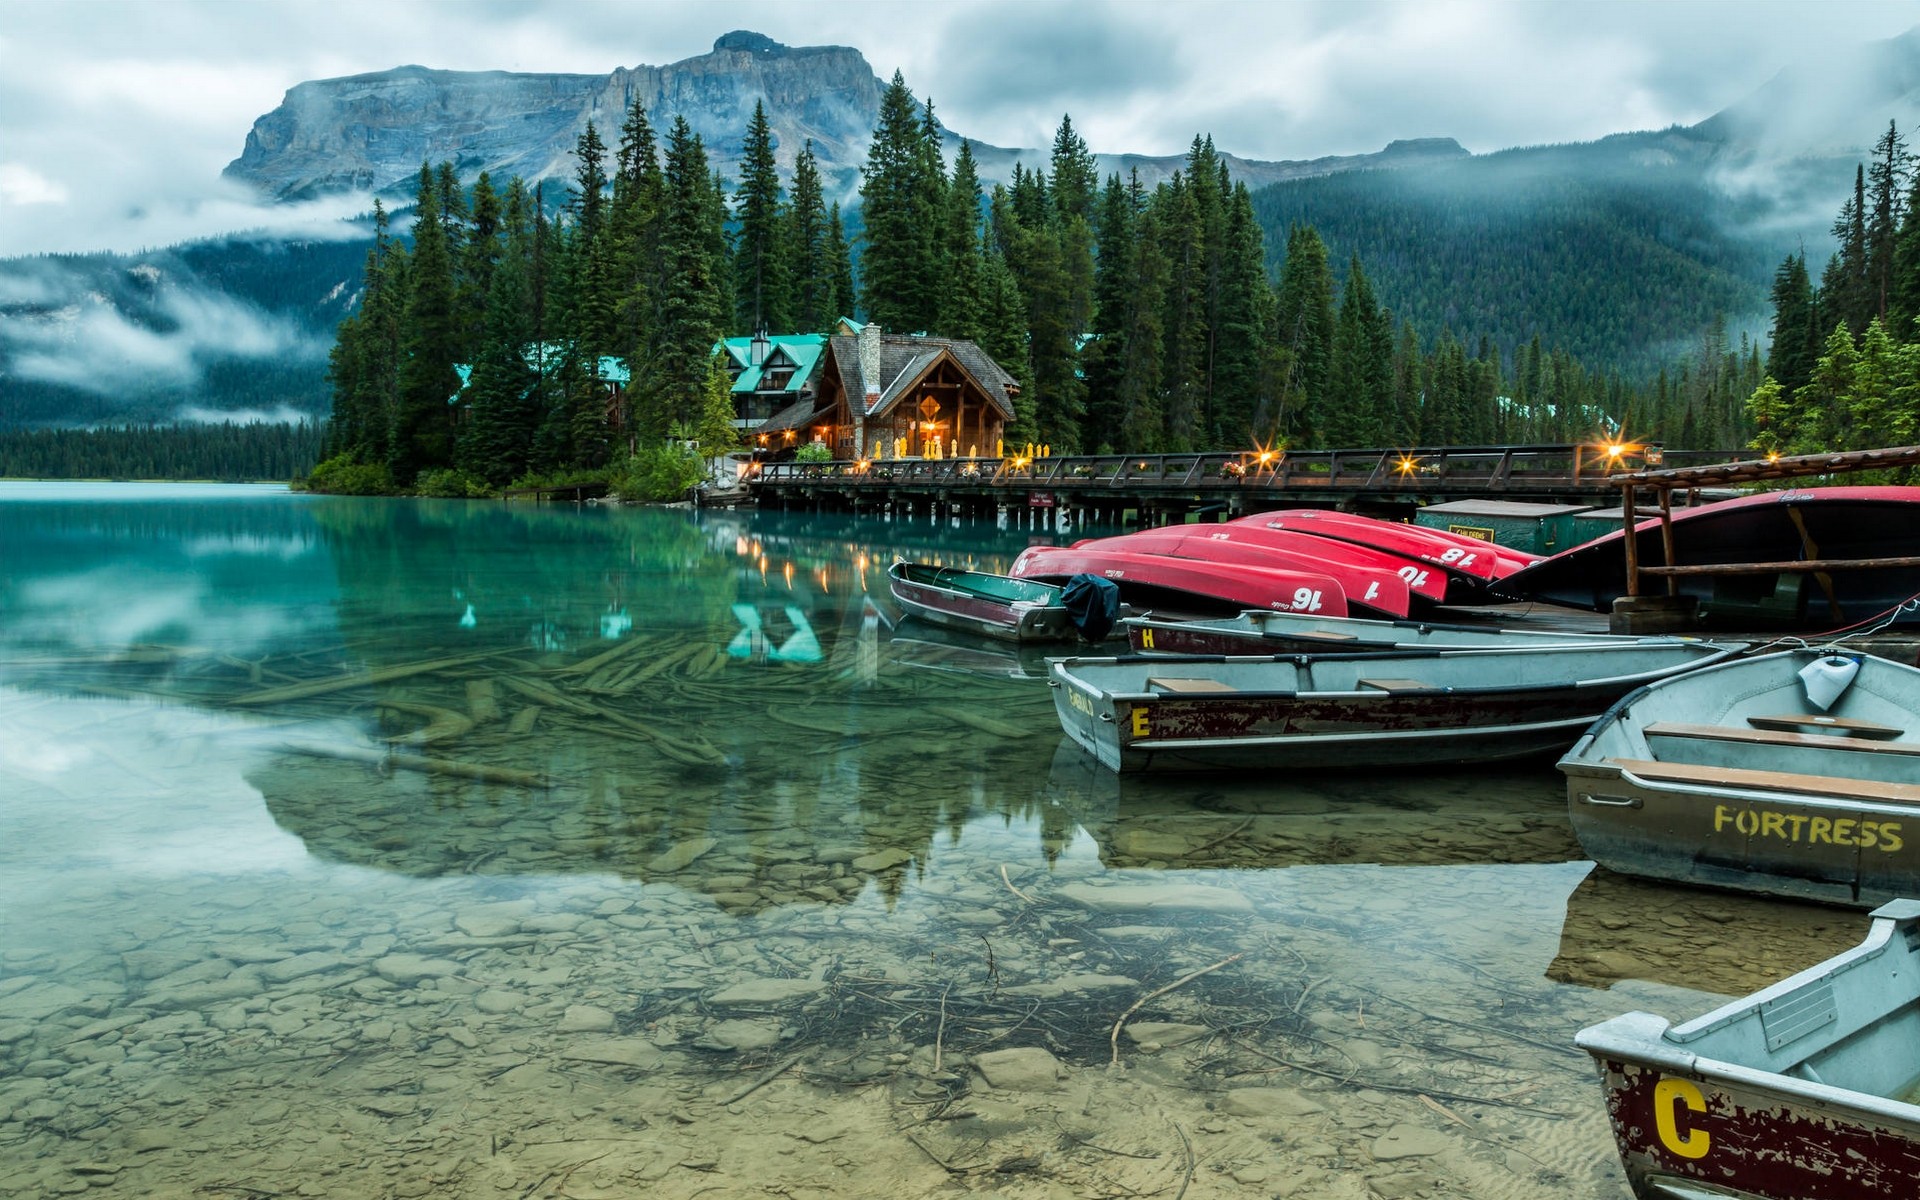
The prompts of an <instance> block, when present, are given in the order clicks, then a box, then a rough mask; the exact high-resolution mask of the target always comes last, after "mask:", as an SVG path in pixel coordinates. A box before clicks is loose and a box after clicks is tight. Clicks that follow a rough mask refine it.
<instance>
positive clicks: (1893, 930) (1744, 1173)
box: [1576, 900, 1920, 1200]
mask: <svg viewBox="0 0 1920 1200" xmlns="http://www.w3.org/2000/svg"><path fill="white" fill-rule="evenodd" d="M1874 916H1875V918H1876V919H1875V921H1874V923H1873V928H1872V931H1871V932H1870V933H1869V935H1868V937H1867V940H1866V941H1865V942H1864V943H1862V944H1861V945H1860V946H1858V947H1855V948H1854V949H1852V950H1850V951H1848V952H1846V953H1845V954H1842V955H1839V956H1837V957H1835V958H1832V959H1829V960H1827V961H1826V962H1824V963H1820V964H1818V965H1816V966H1813V967H1810V968H1808V969H1807V970H1805V971H1802V972H1801V973H1800V974H1798V975H1795V976H1793V977H1792V978H1790V979H1787V980H1784V981H1782V982H1781V983H1778V984H1775V985H1773V986H1772V987H1769V988H1766V989H1763V990H1762V991H1759V992H1757V993H1755V994H1753V995H1752V996H1749V997H1746V998H1745V999H1742V1000H1737V1001H1735V1002H1733V1003H1732V1004H1729V1005H1727V1006H1725V1007H1723V1008H1721V1009H1718V1010H1716V1011H1714V1012H1712V1013H1708V1014H1707V1015H1705V1016H1702V1017H1700V1018H1698V1019H1696V1020H1693V1021H1690V1022H1687V1023H1686V1024H1684V1025H1681V1026H1678V1027H1673V1028H1669V1027H1668V1025H1667V1022H1666V1021H1664V1020H1662V1019H1661V1018H1659V1017H1656V1016H1654V1015H1652V1014H1649V1013H1644V1012H1635V1013H1627V1014H1625V1015H1623V1016H1619V1017H1615V1018H1613V1019H1612V1020H1610V1021H1606V1022H1604V1023H1602V1024H1600V1025H1596V1026H1593V1027H1592V1028H1589V1029H1585V1030H1582V1031H1581V1032H1580V1034H1579V1036H1578V1038H1577V1039H1576V1042H1577V1044H1578V1045H1579V1046H1580V1047H1581V1048H1582V1049H1584V1050H1586V1051H1587V1052H1588V1053H1589V1054H1591V1055H1592V1056H1593V1058H1594V1061H1595V1062H1596V1064H1597V1065H1598V1067H1599V1072H1600V1081H1601V1086H1602V1088H1603V1090H1604V1091H1605V1093H1606V1100H1607V1116H1608V1119H1609V1120H1610V1121H1611V1123H1612V1125H1613V1132H1614V1139H1615V1141H1616V1143H1617V1144H1618V1146H1619V1149H1620V1159H1621V1163H1622V1165H1623V1166H1624V1167H1625V1168H1626V1172H1627V1180H1628V1183H1629V1184H1630V1185H1631V1187H1632V1189H1633V1193H1634V1195H1635V1196H1636V1197H1638V1198H1639V1200H1656V1198H1658V1197H1668V1198H1673V1197H1680V1198H1698V1200H1708V1198H1711V1197H1744V1198H1748V1200H1868V1198H1870V1197H1871V1198H1875V1200H1879V1198H1883V1197H1891V1196H1911V1195H1913V1194H1914V1189H1915V1181H1916V1180H1920V1106H1916V1105H1914V1104H1913V1103H1912V1102H1911V1098H1912V1094H1913V1088H1914V1083H1915V1076H1916V1075H1920V903H1917V902H1915V901H1911V900H1903V901H1899V902H1896V903H1892V904H1888V905H1886V906H1884V907H1882V908H1881V909H1879V910H1877V911H1876V912H1875V913H1874Z"/></svg>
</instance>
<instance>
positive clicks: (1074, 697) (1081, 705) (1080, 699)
mask: <svg viewBox="0 0 1920 1200" xmlns="http://www.w3.org/2000/svg"><path fill="white" fill-rule="evenodd" d="M1067 705H1068V707H1070V708H1072V709H1073V710H1074V711H1075V712H1083V713H1085V714H1087V715H1088V716H1092V715H1093V701H1091V700H1089V699H1087V698H1086V697H1085V696H1082V695H1081V694H1080V693H1079V692H1074V691H1069V692H1068V693H1067Z"/></svg>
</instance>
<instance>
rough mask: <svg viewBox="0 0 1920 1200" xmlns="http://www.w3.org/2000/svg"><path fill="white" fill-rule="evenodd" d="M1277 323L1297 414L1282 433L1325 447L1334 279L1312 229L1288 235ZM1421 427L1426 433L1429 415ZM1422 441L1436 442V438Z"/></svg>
mask: <svg viewBox="0 0 1920 1200" xmlns="http://www.w3.org/2000/svg"><path fill="white" fill-rule="evenodd" d="M1275 319H1276V324H1277V326H1278V329H1277V330H1276V335H1277V338H1278V343H1279V345H1280V346H1281V347H1283V348H1284V349H1285V350H1286V351H1287V353H1288V356H1289V360H1290V362H1291V366H1292V369H1291V371H1290V372H1289V374H1288V377H1287V379H1286V390H1287V393H1288V394H1289V396H1290V397H1292V411H1291V412H1289V413H1288V414H1287V418H1288V421H1287V424H1286V425H1285V426H1284V427H1283V430H1282V432H1283V433H1284V435H1285V436H1286V439H1287V444H1288V445H1290V446H1309V445H1325V444H1326V443H1325V441H1324V439H1321V438H1320V436H1319V426H1320V423H1321V421H1322V420H1323V419H1324V417H1325V413H1324V411H1323V404H1322V402H1323V398H1324V397H1325V395H1326V387H1327V371H1328V368H1329V366H1330V365H1331V356H1332V349H1333V274H1332V272H1331V271H1329V270H1328V268H1327V247H1326V243H1324V242H1322V241H1321V240H1320V234H1319V231H1317V230H1316V229H1314V228H1313V227H1312V226H1311V225H1304V226H1295V227H1294V228H1293V229H1291V230H1289V231H1288V233H1287V257H1286V261H1285V262H1284V263H1283V264H1281V268H1280V295H1279V300H1278V307H1277V310H1276V314H1275ZM1421 423H1422V426H1423V428H1424V426H1425V424H1426V420H1425V417H1424V416H1423V418H1422V422H1421ZM1422 436H1423V437H1425V438H1426V439H1427V440H1429V441H1431V440H1433V439H1432V435H1431V434H1427V433H1423V435H1422Z"/></svg>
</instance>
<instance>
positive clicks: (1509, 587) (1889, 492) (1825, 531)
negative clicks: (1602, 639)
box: [1495, 486, 1920, 628]
mask: <svg viewBox="0 0 1920 1200" xmlns="http://www.w3.org/2000/svg"><path fill="white" fill-rule="evenodd" d="M1672 524H1673V551H1674V561H1675V563H1676V564H1679V565H1684V566H1696V565H1698V566H1705V565H1726V564H1730V563H1786V562H1805V561H1812V560H1824V561H1833V560H1836V559H1867V558H1909V557H1912V558H1920V487H1891V486H1889V487H1827V488H1807V489H1800V490H1796V491H1786V492H1761V493H1757V494H1755V495H1752V496H1742V497H1741V498H1739V499H1738V500H1725V501H1722V502H1720V503H1718V504H1707V505H1702V506H1701V507H1699V508H1683V509H1676V510H1675V511H1674V513H1673V523H1672ZM1625 537H1626V534H1625V533H1624V532H1621V531H1616V532H1614V533H1610V534H1607V535H1606V536H1605V537H1601V538H1596V539H1595V540H1593V541H1591V542H1587V543H1586V544H1584V545H1580V546H1575V547H1574V548H1573V549H1571V550H1566V551H1563V552H1561V553H1559V554H1556V555H1554V556H1553V557H1552V558H1548V559H1544V560H1542V561H1540V562H1538V563H1536V564H1535V565H1533V566H1531V567H1529V568H1527V569H1526V570H1524V571H1518V572H1515V573H1514V574H1512V575H1509V576H1507V577H1505V578H1504V579H1501V580H1500V581H1499V583H1498V585H1497V586H1496V588H1495V590H1496V591H1497V592H1498V593H1499V594H1500V595H1502V596H1505V597H1509V598H1511V599H1516V600H1543V601H1546V602H1548V603H1551V604H1564V605H1567V606H1568V607H1570V608H1590V609H1593V610H1595V611H1598V612H1606V611H1608V610H1609V609H1611V608H1612V607H1613V602H1614V601H1615V600H1616V599H1618V598H1620V597H1621V596H1624V595H1626V594H1627V567H1626V546H1625ZM1634 537H1635V548H1636V552H1637V554H1638V556H1639V561H1640V562H1641V564H1642V565H1658V564H1660V563H1662V562H1664V561H1665V551H1664V549H1663V548H1662V545H1661V541H1662V535H1661V530H1660V521H1659V519H1658V518H1655V519H1653V520H1648V521H1642V522H1640V523H1639V524H1638V525H1636V526H1635V527H1634ZM1673 578H1675V579H1677V581H1678V582H1677V587H1678V591H1679V593H1680V594H1681V595H1683V596H1692V597H1694V598H1695V599H1696V600H1697V601H1698V603H1699V607H1700V615H1701V617H1702V618H1703V619H1707V620H1716V619H1717V620H1722V621H1726V622H1729V623H1736V624H1739V625H1742V626H1746V627H1749V628H1752V627H1757V626H1760V625H1773V626H1780V627H1788V628H1791V627H1796V626H1799V627H1813V628H1827V627H1832V626H1839V625H1844V624H1849V623H1852V622H1855V621H1864V620H1867V619H1869V618H1872V617H1875V616H1878V615H1880V614H1882V613H1884V612H1886V611H1887V610H1889V609H1891V608H1893V607H1895V606H1897V605H1899V604H1900V603H1901V602H1902V601H1904V600H1906V599H1908V598H1910V597H1912V596H1914V595H1916V594H1920V567H1890V568H1877V569H1871V570H1858V569H1855V570H1823V571H1781V572H1777V573H1767V574H1757V575H1681V576H1675V577H1673ZM1646 586H1647V588H1648V590H1655V589H1657V590H1658V591H1661V592H1664V591H1665V590H1666V584H1665V582H1664V580H1654V581H1653V582H1650V583H1648V584H1647V585H1646ZM1902 623H1906V624H1912V623H1920V615H1915V614H1906V615H1904V618H1903V620H1902Z"/></svg>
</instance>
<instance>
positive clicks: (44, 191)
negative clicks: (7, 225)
mask: <svg viewBox="0 0 1920 1200" xmlns="http://www.w3.org/2000/svg"><path fill="white" fill-rule="evenodd" d="M66 199H67V189H65V188H63V187H61V186H60V185H59V184H57V183H55V182H54V181H53V180H51V179H48V178H47V177H46V176H45V175H42V174H41V173H40V172H38V171H36V170H34V169H33V168H32V167H30V166H28V165H26V164H25V163H14V162H9V163H0V208H6V207H20V208H25V207H27V206H28V205H33V204H61V203H64V202H65V201H66Z"/></svg>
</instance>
